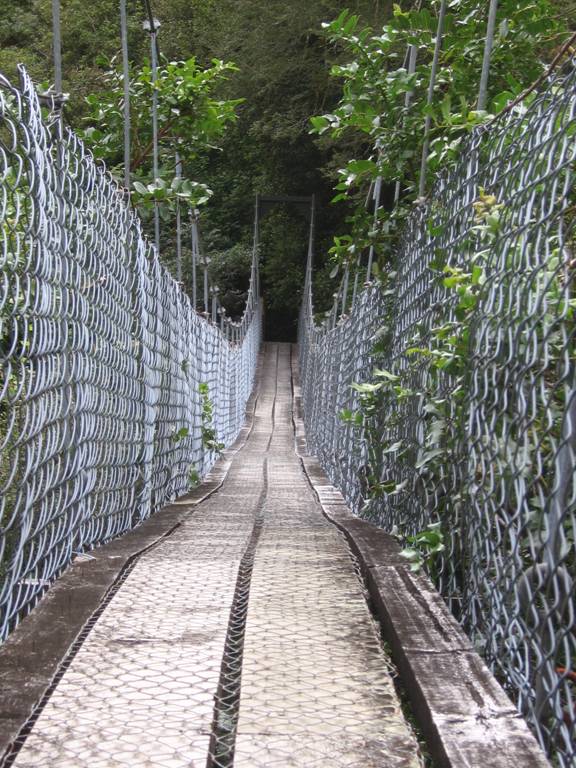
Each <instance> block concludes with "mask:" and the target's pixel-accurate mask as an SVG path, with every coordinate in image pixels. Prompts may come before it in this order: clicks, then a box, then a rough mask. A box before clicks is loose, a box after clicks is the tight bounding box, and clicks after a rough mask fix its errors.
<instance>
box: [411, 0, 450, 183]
mask: <svg viewBox="0 0 576 768" xmlns="http://www.w3.org/2000/svg"><path fill="white" fill-rule="evenodd" d="M445 16H446V0H442V2H441V4H440V15H439V16H438V29H437V31H436V43H435V45H434V58H433V59H432V70H431V72H430V83H429V85H428V98H427V100H426V105H427V106H428V107H430V106H431V105H432V101H433V99H434V86H435V85H436V74H437V72H438V62H439V60H440V49H441V48H442V36H443V34H444V17H445ZM431 123H432V118H431V117H430V114H427V115H426V120H425V122H424V144H423V146H422V162H421V164H420V184H419V187H418V196H419V197H424V193H425V191H426V169H427V167H428V152H429V150H430V125H431Z"/></svg>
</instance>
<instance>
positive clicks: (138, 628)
mask: <svg viewBox="0 0 576 768" xmlns="http://www.w3.org/2000/svg"><path fill="white" fill-rule="evenodd" d="M14 765H16V766H18V767H19V768H32V767H34V768H41V767H42V768H44V766H50V768H81V767H82V766H90V768H115V767H116V766H122V767H126V768H140V767H141V766H150V767H151V768H152V766H153V767H154V768H163V767H166V768H198V767H200V766H201V767H202V768H206V767H208V768H220V767H221V768H224V767H225V766H232V765H234V766H236V767H237V768H250V767H252V766H254V767H256V766H263V767H264V766H265V767H266V768H273V767H274V766H278V767H284V766H298V767H301V768H314V767H315V766H318V768H320V767H322V768H339V767H340V766H346V767H347V768H352V767H354V768H356V767H357V768H396V767H397V766H398V767H400V766H402V767H403V768H404V767H405V766H406V767H408V766H410V767H412V766H414V767H416V766H418V765H419V759H418V757H417V746H416V742H415V739H414V737H413V736H412V734H411V733H410V731H409V730H408V728H407V726H406V725H405V723H404V720H403V718H402V714H401V711H400V707H399V702H398V700H397V698H396V695H395V691H394V687H393V684H392V680H391V677H390V674H389V672H388V667H387V659H386V657H385V656H384V654H383V652H382V649H381V647H380V642H379V638H378V633H377V629H376V627H375V625H374V623H373V620H372V617H371V615H370V613H369V610H368V607H367V604H366V601H365V597H364V592H363V586H362V584H361V582H360V580H359V578H358V576H357V573H356V571H355V567H354V562H353V560H352V558H351V556H350V553H349V551H348V547H347V544H346V542H345V540H344V538H343V536H342V535H341V534H340V533H339V532H338V531H337V529H336V528H335V527H334V526H333V525H332V524H331V523H330V522H328V521H327V520H326V519H325V518H324V517H323V515H322V514H321V511H320V508H319V506H318V505H317V503H316V501H315V498H314V496H313V493H312V491H311V489H310V486H309V485H308V482H307V480H306V477H305V475H304V474H303V472H302V469H301V466H300V462H299V459H298V457H297V456H296V454H295V452H294V433H293V425H292V390H291V348H290V346H289V345H268V346H267V347H266V348H265V360H264V366H263V373H262V379H261V384H260V392H259V396H258V400H257V404H256V411H255V416H254V425H253V429H252V432H251V433H250V436H249V438H248V440H247V443H246V445H245V447H244V448H243V449H242V450H241V451H239V453H237V454H236V456H235V458H234V460H233V463H232V466H231V468H230V471H229V473H228V476H227V479H226V481H225V483H224V485H223V486H222V488H221V489H220V491H218V492H217V493H216V494H215V495H213V496H212V497H211V498H209V499H208V500H206V501H205V502H203V503H202V504H201V505H200V506H199V507H196V509H195V510H194V511H193V512H192V513H191V514H190V516H189V517H188V518H187V521H186V522H185V523H184V525H182V526H181V527H180V528H178V529H177V530H176V531H175V532H174V533H173V534H172V535H171V536H169V537H168V538H167V539H164V540H163V541H162V542H161V543H159V544H158V545H156V546H155V547H154V548H153V549H152V550H150V551H149V552H148V553H147V554H145V555H143V556H142V557H141V558H140V559H138V560H137V561H136V564H135V566H134V567H133V568H132V569H131V570H130V571H129V573H128V574H127V576H126V578H125V580H124V581H123V583H122V584H121V586H120V587H119V589H118V590H117V592H116V593H115V595H114V597H113V598H112V599H111V601H110V602H109V603H108V605H107V606H106V608H105V609H104V610H103V611H102V613H101V615H100V616H99V618H98V619H97V621H96V622H95V624H94V626H93V628H92V629H91V631H90V632H89V634H88V635H87V637H86V639H85V641H84V642H83V644H82V645H81V647H80V648H79V650H78V652H77V653H76V655H75V656H74V657H73V658H72V660H71V662H70V664H69V666H68V667H67V669H66V671H65V673H64V674H63V676H62V678H61V680H60V682H59V683H58V685H57V686H56V688H55V690H54V691H53V693H52V695H51V697H50V698H49V699H48V701H47V703H46V705H45V707H44V709H43V710H42V712H41V714H40V715H39V717H38V719H37V721H36V723H35V725H34V727H33V729H32V731H31V733H30V735H29V736H28V738H27V739H26V741H25V743H24V745H23V747H22V749H21V750H20V752H19V753H18V755H17V757H16V759H15V762H14Z"/></svg>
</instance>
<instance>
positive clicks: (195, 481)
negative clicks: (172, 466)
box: [188, 466, 201, 491]
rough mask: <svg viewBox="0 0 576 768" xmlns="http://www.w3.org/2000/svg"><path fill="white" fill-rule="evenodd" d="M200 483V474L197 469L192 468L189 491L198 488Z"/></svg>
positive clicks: (189, 476) (189, 474)
mask: <svg viewBox="0 0 576 768" xmlns="http://www.w3.org/2000/svg"><path fill="white" fill-rule="evenodd" d="M200 482H201V479H200V473H199V472H198V470H197V469H196V467H194V466H192V467H190V470H189V471H188V490H189V491H191V490H193V489H194V488H197V487H198V486H199V485H200Z"/></svg>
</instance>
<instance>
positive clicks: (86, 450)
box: [0, 70, 261, 639]
mask: <svg viewBox="0 0 576 768" xmlns="http://www.w3.org/2000/svg"><path fill="white" fill-rule="evenodd" d="M43 112H44V114H43ZM0 195H1V197H0V227H1V230H0V232H1V234H0V237H1V251H0V278H1V284H0V639H3V638H5V637H6V635H7V634H8V632H9V631H10V629H11V628H12V627H13V626H14V625H15V623H16V622H17V620H18V619H19V618H20V617H21V616H22V615H24V614H25V613H26V612H27V611H29V610H30V609H31V608H32V606H33V605H34V604H35V602H36V601H37V600H38V598H39V596H40V595H41V594H42V593H43V591H44V590H45V588H46V587H47V586H48V585H49V584H50V583H51V582H52V580H53V579H54V578H55V577H56V576H58V574H59V573H60V572H61V571H62V570H63V569H64V568H65V567H66V566H67V565H68V564H69V563H70V561H71V560H72V559H73V557H74V556H75V555H76V554H77V553H80V552H83V551H86V550H87V549H90V548H92V547H94V546H96V545H99V544H103V543H104V542H106V541H108V540H110V539H111V538H113V537H115V536H118V535H119V534H121V533H123V532H125V531H127V530H129V529H130V528H132V527H134V526H136V525H138V524H139V523H141V522H142V521H143V520H145V519H146V518H147V517H148V516H149V515H151V514H153V513H154V512H156V511H158V510H159V509H160V508H161V507H162V506H163V505H165V504H166V503H167V502H169V501H170V500H172V499H174V498H176V497H177V496H179V495H182V494H184V493H186V492H187V491H188V490H189V489H190V488H191V487H193V486H194V485H195V484H197V482H199V480H200V479H201V478H202V477H203V476H204V475H205V474H206V473H207V472H208V471H209V469H210V467H211V466H212V465H213V463H214V461H215V460H216V458H217V456H218V449H219V444H222V446H229V445H230V444H231V443H232V442H233V441H234V440H235V438H236V436H237V435H238V433H239V431H240V428H241V426H242V423H243V419H244V411H245V406H246V402H247V400H248V397H249V395H250V392H251V390H252V385H253V381H254V375H255V369H256V362H257V355H258V349H259V345H260V329H261V316H260V308H259V303H258V301H257V297H256V294H255V292H254V291H253V290H252V289H251V292H250V294H249V298H248V303H247V308H246V312H245V314H244V317H243V318H242V321H241V323H240V324H239V326H235V338H237V339H238V341H237V342H234V343H232V342H231V341H229V340H227V338H226V336H227V334H225V333H223V332H222V331H221V330H220V329H219V328H218V327H217V326H216V325H215V324H214V323H212V322H210V321H209V320H208V319H207V318H206V317H204V316H203V315H201V314H199V313H198V312H196V311H195V309H194V308H193V307H192V305H191V303H190V300H189V299H188V297H187V296H186V295H185V294H184V293H183V292H182V290H181V288H180V286H179V285H178V284H177V283H176V282H175V281H174V280H173V279H172V277H171V276H170V274H169V273H168V272H167V270H166V269H165V268H164V267H163V266H162V265H161V264H160V263H159V261H158V258H157V256H156V254H155V251H154V250H153V249H152V247H151V246H150V244H149V243H148V242H147V240H146V239H145V238H144V237H143V234H142V230H141V227H140V223H139V221H138V218H137V216H136V214H135V213H134V211H133V210H132V209H131V208H130V206H129V205H128V204H127V201H126V198H125V192H124V191H122V190H121V189H120V188H119V187H118V186H117V184H116V183H115V182H114V180H113V179H112V177H110V176H109V175H108V174H107V173H106V172H105V170H103V169H102V168H100V167H97V166H96V164H95V163H94V160H93V158H92V157H91V155H90V153H89V151H88V150H87V149H86V148H85V147H84V146H83V145H82V142H81V141H80V140H79V139H78V138H77V137H76V136H75V135H74V133H73V132H71V131H70V130H68V129H66V128H64V127H63V126H62V122H61V121H60V120H59V119H54V116H53V114H52V113H50V111H49V110H47V109H43V108H42V107H41V105H40V103H39V100H38V97H37V95H36V93H35V90H34V87H33V85H32V82H31V81H30V79H29V78H28V76H27V75H26V73H25V72H24V70H22V71H21V84H20V86H19V87H14V86H13V85H12V84H10V83H9V82H8V81H7V80H5V79H4V78H0ZM255 274H256V273H255V270H254V269H253V276H254V275H255ZM253 282H254V283H255V281H253Z"/></svg>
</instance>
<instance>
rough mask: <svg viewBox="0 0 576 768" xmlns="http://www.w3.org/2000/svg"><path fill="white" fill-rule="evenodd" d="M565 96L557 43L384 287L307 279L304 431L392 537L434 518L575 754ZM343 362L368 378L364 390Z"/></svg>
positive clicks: (454, 566)
mask: <svg viewBox="0 0 576 768" xmlns="http://www.w3.org/2000/svg"><path fill="white" fill-rule="evenodd" d="M575 112H576V69H575V63H574V61H570V62H568V63H566V64H565V65H564V67H563V69H562V70H561V71H559V72H557V73H556V75H555V76H553V77H552V76H550V78H549V79H548V82H547V83H544V84H543V86H542V88H541V89H540V91H539V92H538V93H537V94H535V95H534V98H533V99H531V100H530V103H529V105H528V106H527V105H526V103H524V104H523V105H516V106H515V107H514V108H513V109H510V110H508V111H507V113H505V114H504V115H502V116H501V118H499V119H497V120H496V121H494V122H493V123H492V124H490V125H488V126H485V127H482V128H479V129H477V130H475V131H474V132H473V133H472V135H471V136H470V137H469V138H468V139H467V140H466V141H465V143H464V145H463V147H462V152H461V155H460V160H459V162H458V163H457V165H456V167H455V168H454V169H453V170H450V171H447V172H445V173H444V174H442V175H441V176H440V178H439V179H438V180H437V182H436V184H435V187H434V189H433V191H432V193H431V194H430V197H429V200H428V202H427V203H426V204H424V205H418V207H417V208H415V210H414V211H413V213H412V215H411V217H410V219H409V221H408V225H407V228H406V230H405V232H404V234H403V236H402V239H401V242H400V244H399V247H398V249H397V251H396V253H395V256H394V259H393V264H391V265H390V267H389V272H391V273H392V274H389V275H388V277H387V282H386V283H385V285H384V287H383V288H382V287H381V286H380V285H377V284H376V283H370V284H368V285H367V286H366V287H365V288H364V290H363V291H362V292H361V293H360V294H359V295H358V296H357V297H356V298H355V300H354V301H353V303H352V306H351V308H350V309H349V310H348V313H347V314H346V315H341V316H340V318H339V319H338V318H337V312H336V311H334V312H333V313H332V314H330V315H329V317H328V318H327V320H326V321H325V323H324V324H323V325H321V326H318V325H316V324H315V322H314V314H313V306H312V296H311V285H310V281H308V286H307V291H306V292H305V300H304V303H303V307H302V314H301V322H300V349H301V369H302V390H303V404H304V413H305V422H306V430H307V438H308V443H309V447H310V450H311V451H313V452H315V453H317V454H318V455H319V457H320V458H321V460H322V463H323V465H324V467H325V469H326V471H327V473H328V474H329V476H330V478H331V480H332V482H333V483H334V484H336V485H337V486H338V487H339V488H341V489H342V490H343V492H344V493H345V495H346V498H347V500H348V502H349V503H350V504H351V505H352V507H353V508H354V510H355V511H356V512H357V513H359V514H361V515H364V516H366V517H369V518H371V519H372V520H374V521H376V522H377V523H378V524H379V525H381V526H382V527H384V528H385V529H387V530H388V531H391V532H394V533H398V534H400V535H401V536H402V537H404V540H406V537H409V536H412V537H416V536H417V534H422V533H423V532H424V533H425V532H426V531H428V532H430V530H435V529H430V528H428V526H429V525H430V524H432V525H434V524H437V523H440V526H441V528H440V531H441V537H442V539H443V543H444V551H437V552H435V553H430V552H428V553H427V552H424V553H423V555H422V557H423V559H424V561H425V563H426V565H427V567H428V570H429V572H430V574H431V575H432V576H433V577H434V579H435V581H436V583H437V585H438V587H439V589H440V590H441V592H442V594H443V595H444V597H445V599H446V600H447V602H448V603H449V605H450V606H451V608H452V610H453V611H454V613H455V614H456V615H457V616H458V618H459V619H460V620H461V621H462V623H463V625H464V627H465V628H466V630H467V631H468V632H469V634H470V636H471V638H472V640H473V642H474V644H475V646H476V648H477V649H478V650H479V651H480V652H481V653H483V654H484V656H485V657H486V659H487V660H488V662H489V663H490V664H491V666H492V669H493V670H494V671H495V673H496V675H497V677H498V678H499V680H500V681H501V682H502V683H503V684H504V686H505V687H506V689H507V690H508V691H509V693H510V695H511V697H512V698H513V700H514V701H515V702H516V703H517V705H518V707H519V709H520V710H521V711H522V712H523V713H524V714H525V716H526V717H527V718H528V721H529V723H530V724H531V726H532V727H533V729H534V731H535V733H536V734H537V736H538V738H539V739H540V742H541V744H542V745H543V746H544V747H545V748H546V749H547V751H548V753H549V754H551V755H554V756H555V759H556V761H557V764H558V765H561V766H565V767H566V768H567V767H568V766H572V765H574V761H575V760H576V747H575V742H576V736H575V729H576V688H575V682H576V620H575V615H574V582H575V579H576V553H575V526H576V514H575V513H576V483H575V476H576V360H575V353H574V338H575V330H576V314H575V312H576V280H575V277H574V275H575V269H576V252H575V248H574V244H575V243H574V240H575V227H574V220H575V211H576V208H575V204H576V198H575V192H574V177H573V171H574V160H575V157H576V117H575ZM347 298H348V297H346V296H345V297H344V299H343V300H342V305H343V306H346V304H347ZM339 300H340V296H337V297H336V300H335V307H337V306H338V302H339ZM374 369H379V370H380V371H381V372H380V373H378V372H375V370H374ZM353 382H358V383H363V382H375V383H376V384H378V385H379V386H378V387H377V389H375V390H373V395H372V394H371V392H370V390H369V388H368V389H366V388H365V393H366V392H367V393H368V394H367V395H366V394H365V395H363V393H362V392H358V391H355V390H354V389H352V388H351V384H352V383H353ZM363 397H364V401H363V402H362V398H363ZM367 403H368V405H367ZM370 409H372V410H370ZM339 414H340V416H339ZM342 414H343V415H344V419H343V418H341V415H342ZM423 541H424V543H425V540H424V539H420V542H423ZM410 545H411V548H412V549H414V548H415V547H417V546H418V542H417V541H416V540H415V539H414V538H412V540H411V541H410ZM439 550H441V547H440V548H439ZM406 554H407V556H408V557H409V558H412V559H411V560H407V564H408V563H409V562H413V563H414V562H415V558H416V557H417V556H418V553H415V552H414V551H412V552H407V553H406Z"/></svg>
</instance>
